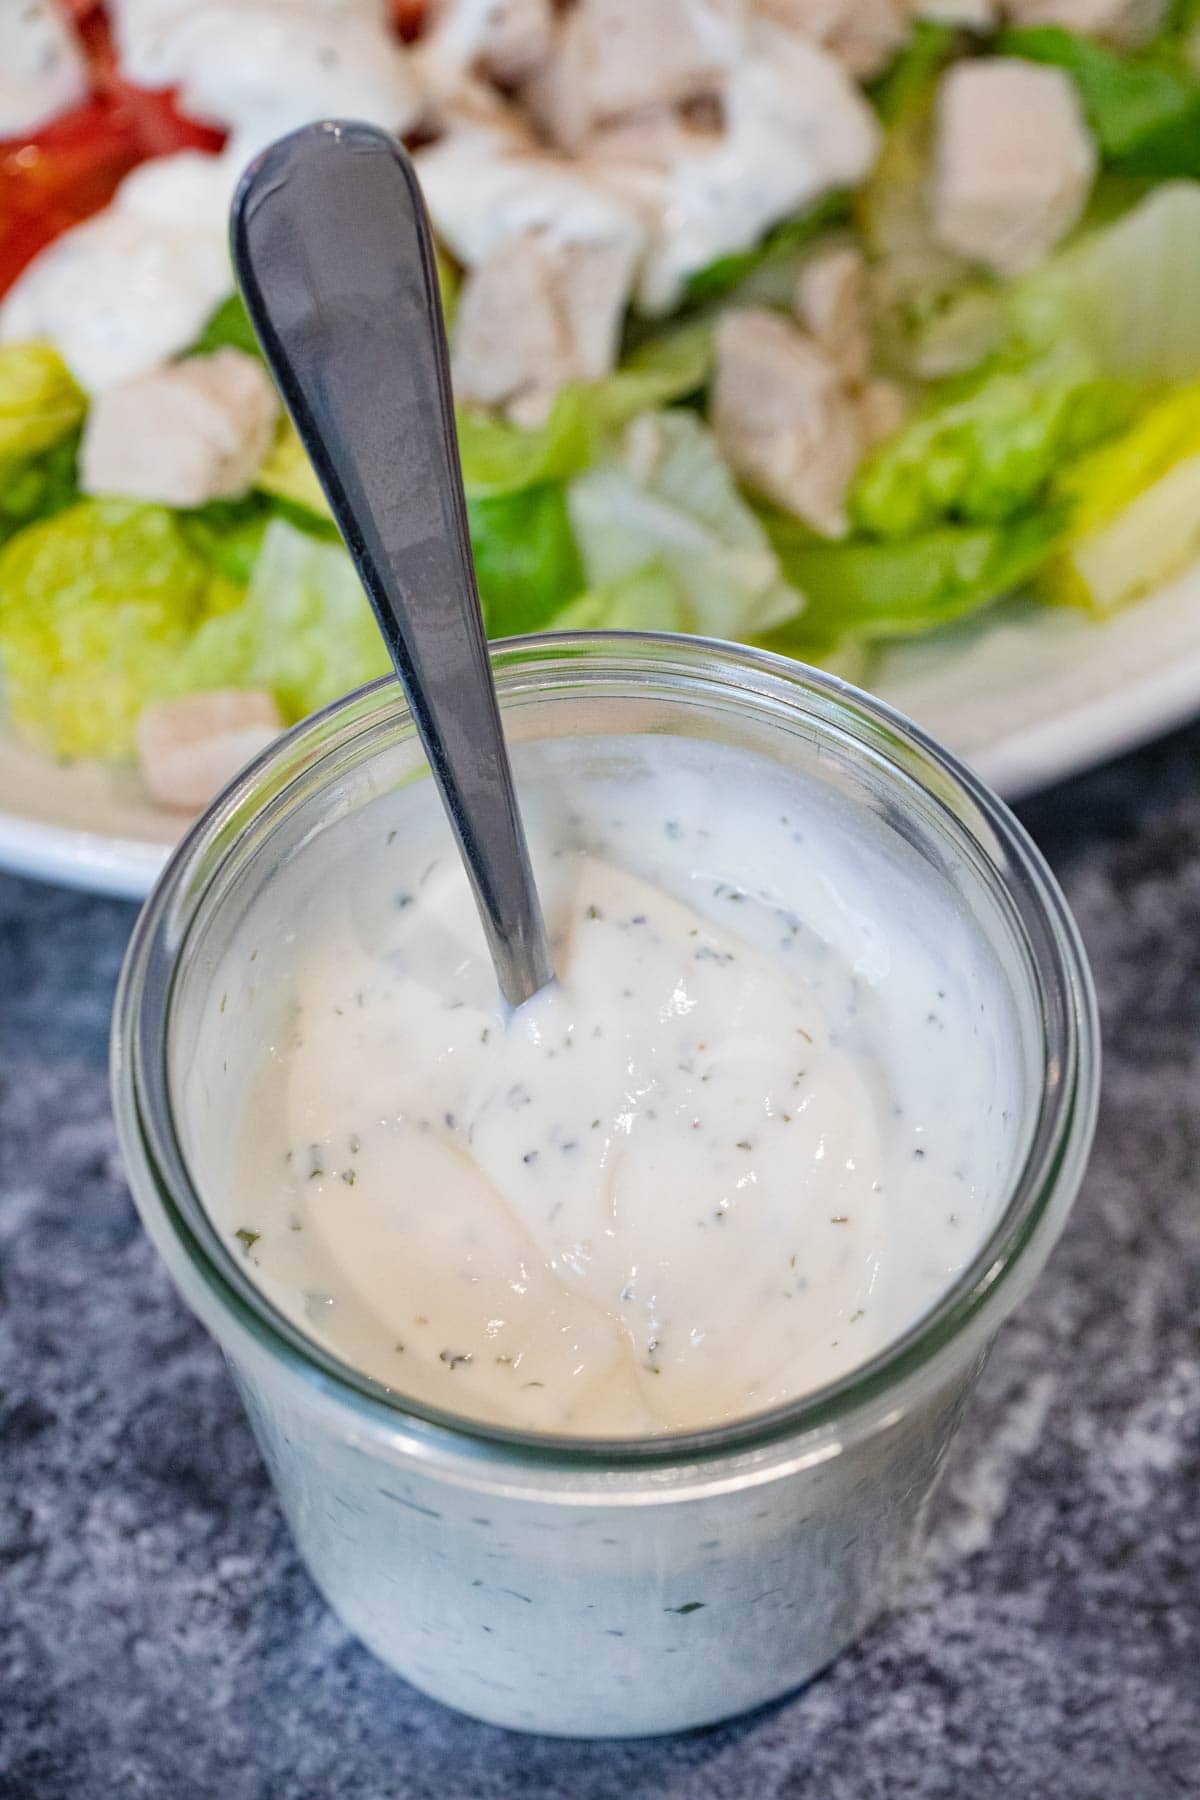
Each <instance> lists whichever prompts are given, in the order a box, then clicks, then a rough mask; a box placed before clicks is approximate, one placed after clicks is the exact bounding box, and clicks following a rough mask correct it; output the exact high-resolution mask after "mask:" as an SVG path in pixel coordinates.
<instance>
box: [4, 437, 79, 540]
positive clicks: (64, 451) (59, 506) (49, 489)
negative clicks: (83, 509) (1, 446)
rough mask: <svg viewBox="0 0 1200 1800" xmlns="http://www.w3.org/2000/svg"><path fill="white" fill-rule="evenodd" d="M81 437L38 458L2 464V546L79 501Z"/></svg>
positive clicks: (62, 442) (62, 440)
mask: <svg viewBox="0 0 1200 1800" xmlns="http://www.w3.org/2000/svg"><path fill="white" fill-rule="evenodd" d="M78 457H79V434H78V432H74V431H73V432H71V434H70V435H69V436H68V437H65V438H60V439H59V441H58V443H57V444H53V445H51V447H50V449H49V450H43V451H42V452H41V454H40V455H39V456H31V457H27V458H26V459H25V460H24V461H16V462H13V463H9V464H3V465H0V544H4V543H6V542H7V540H8V539H9V538H10V537H12V535H13V533H14V532H17V531H20V530H22V528H23V527H24V526H26V525H30V524H32V523H33V522H34V520H36V519H50V518H53V517H54V515H55V513H60V512H62V511H63V510H64V509H65V508H66V507H68V506H70V505H72V504H73V503H74V502H75V501H76V500H78V498H79V483H78V479H77V463H78Z"/></svg>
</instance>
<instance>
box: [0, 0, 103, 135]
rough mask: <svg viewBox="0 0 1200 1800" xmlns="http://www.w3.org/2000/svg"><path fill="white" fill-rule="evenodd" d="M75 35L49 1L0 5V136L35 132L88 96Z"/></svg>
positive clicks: (9, 1) (12, 0) (24, 0)
mask: <svg viewBox="0 0 1200 1800" xmlns="http://www.w3.org/2000/svg"><path fill="white" fill-rule="evenodd" d="M87 89H88V82H87V63H86V61H85V58H84V54H83V49H82V47H81V45H80V43H79V39H78V38H77V37H76V36H75V33H74V31H73V30H72V29H71V25H70V21H69V20H68V19H67V18H66V17H65V16H64V14H63V13H62V11H61V10H60V9H59V7H58V6H56V5H55V4H54V0H4V4H3V5H0V138H8V137H19V136H21V135H23V134H24V133H25V132H29V131H37V130H39V129H40V128H41V126H43V125H47V124H49V122H50V120H51V119H54V118H57V117H58V115H59V114H60V113H64V112H67V111H68V110H69V109H70V108H71V107H73V106H78V105H79V103H80V101H81V100H84V99H86V97H87Z"/></svg>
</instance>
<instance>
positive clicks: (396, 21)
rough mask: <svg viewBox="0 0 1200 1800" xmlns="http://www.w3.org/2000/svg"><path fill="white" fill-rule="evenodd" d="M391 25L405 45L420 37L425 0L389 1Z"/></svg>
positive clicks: (423, 21)
mask: <svg viewBox="0 0 1200 1800" xmlns="http://www.w3.org/2000/svg"><path fill="white" fill-rule="evenodd" d="M389 7H390V11H391V15H392V24H393V25H394V26H395V27H396V30H397V31H398V32H399V33H400V36H401V37H402V38H403V39H404V41H405V43H411V42H412V40H413V38H415V37H418V36H419V35H420V31H421V27H422V25H423V24H424V23H425V13H426V10H427V7H426V0H389Z"/></svg>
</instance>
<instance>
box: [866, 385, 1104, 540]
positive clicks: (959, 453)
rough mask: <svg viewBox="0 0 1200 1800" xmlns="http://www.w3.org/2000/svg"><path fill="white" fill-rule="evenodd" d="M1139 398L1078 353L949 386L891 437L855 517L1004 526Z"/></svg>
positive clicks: (878, 527)
mask: <svg viewBox="0 0 1200 1800" xmlns="http://www.w3.org/2000/svg"><path fill="white" fill-rule="evenodd" d="M1133 406H1134V395H1133V393H1132V391H1131V390H1130V389H1129V387H1128V386H1127V385H1126V384H1124V383H1121V382H1116V381H1112V380H1107V379H1102V378H1097V377H1095V376H1093V375H1092V373H1091V371H1090V369H1089V368H1088V367H1087V364H1086V362H1084V361H1082V360H1081V359H1080V358H1079V357H1076V356H1072V355H1062V356H1052V357H1050V358H1047V359H1046V360H1045V361H1043V362H1041V363H1038V364H1034V365H1032V366H1030V367H1029V368H1026V369H1023V370H1012V369H997V370H994V371H993V372H991V373H990V374H986V375H984V376H983V377H982V378H979V377H976V378H973V379H971V380H970V381H969V382H967V383H965V384H964V383H963V382H957V383H951V384H949V386H948V390H943V391H942V392H941V393H938V394H936V395H935V396H934V397H933V398H932V399H930V400H929V401H928V402H927V404H926V405H925V407H924V408H923V409H922V410H921V411H920V412H919V413H918V415H917V416H916V417H915V418H914V419H912V420H910V421H909V423H908V424H907V425H905V426H903V427H902V428H901V429H900V431H899V432H898V433H897V434H896V436H895V437H893V438H891V439H889V440H888V441H887V442H886V443H885V444H884V445H883V446H882V447H881V448H880V449H879V450H878V451H877V452H876V454H875V455H874V456H873V457H872V458H871V460H870V461H869V462H868V463H867V464H866V466H865V467H864V468H863V469H862V470H861V471H860V472H859V475H858V477H857V478H856V480H855V483H854V486H853V488H852V490H851V493H850V501H849V511H850V517H851V519H852V521H853V523H854V524H855V525H856V526H857V527H858V528H859V529H860V530H862V531H865V532H869V533H871V534H872V535H873V536H876V537H885V538H896V537H907V536H909V535H911V534H912V533H914V532H919V531H927V530H930V529H931V528H933V527H935V526H937V525H939V524H941V523H943V522H945V521H948V520H962V521H966V522H969V523H972V524H997V523H999V522H1000V521H1002V520H1004V519H1009V518H1012V517H1013V516H1014V515H1015V514H1017V513H1020V512H1022V511H1023V510H1024V509H1025V508H1026V507H1027V506H1029V505H1030V503H1031V502H1033V501H1035V500H1036V499H1037V497H1038V495H1039V494H1040V493H1042V492H1043V490H1044V489H1045V488H1046V486H1047V484H1048V483H1049V481H1050V479H1051V477H1052V476H1053V474H1054V472H1055V470H1056V469H1058V468H1059V467H1060V466H1061V464H1062V463H1063V461H1064V460H1066V459H1067V458H1069V457H1071V456H1074V455H1076V454H1078V452H1079V451H1081V450H1084V449H1087V448H1088V447H1089V446H1091V445H1092V444H1095V443H1097V442H1099V441H1100V440H1101V439H1102V438H1104V437H1106V436H1108V435H1110V434H1111V433H1112V432H1114V431H1118V430H1120V428H1121V427H1122V426H1123V425H1125V424H1126V423H1127V422H1128V420H1129V418H1130V416H1131V414H1132V412H1133Z"/></svg>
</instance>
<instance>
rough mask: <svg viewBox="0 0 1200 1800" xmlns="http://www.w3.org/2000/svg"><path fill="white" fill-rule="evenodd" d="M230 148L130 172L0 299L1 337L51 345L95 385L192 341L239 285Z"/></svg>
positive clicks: (149, 365)
mask: <svg viewBox="0 0 1200 1800" xmlns="http://www.w3.org/2000/svg"><path fill="white" fill-rule="evenodd" d="M238 174H239V168H238V166H236V165H235V164H234V163H233V162H232V161H231V159H230V157H229V154H228V152H225V153H224V154H223V155H221V156H206V155H204V154H203V152H201V151H198V150H181V151H180V152H179V153H178V154H177V155H175V156H161V157H155V158H154V159H153V160H152V161H150V162H145V163H142V164H141V165H140V166H139V167H138V168H136V169H134V170H133V171H132V173H131V174H129V175H127V176H126V177H125V180H124V181H123V182H122V183H121V185H120V187H119V188H118V189H117V192H116V194H115V196H114V198H113V200H112V202H111V204H110V205H109V206H107V207H105V209H104V210H103V212H99V213H96V214H95V216H94V217H92V218H90V219H85V220H84V221H83V223H82V224H81V225H76V226H73V227H72V229H71V230H70V231H65V232H64V233H63V234H62V236H61V237H58V238H55V240H54V242H53V243H51V244H48V245H47V246H46V248H45V249H44V250H43V251H42V252H41V254H40V255H39V256H36V257H35V258H34V260H33V261H32V262H31V263H30V265H29V267H28V268H27V269H26V270H25V271H24V272H23V274H21V275H20V276H19V277H18V279H17V281H16V282H15V283H14V285H13V287H12V288H11V289H10V290H9V292H8V294H7V295H6V296H5V298H4V301H3V303H2V304H0V341H3V342H7V343H19V342H21V341H22V340H23V339H30V338H34V339H42V340H43V341H46V342H49V343H52V344H53V345H54V346H55V348H56V349H57V350H58V352H59V354H60V355H61V356H62V358H63V360H64V362H65V363H66V364H67V366H68V368H69V369H70V370H71V373H72V374H73V375H74V376H75V379H76V380H77V381H78V382H79V384H80V386H81V387H83V388H85V389H87V390H88V391H89V392H92V393H94V392H98V391H99V390H100V389H102V388H106V387H111V386H113V385H114V384H115V383H116V382H119V381H127V380H130V379H131V378H132V377H133V376H135V375H144V374H146V373H147V371H148V370H150V369H154V368H157V367H158V365H159V364H160V363H163V362H165V361H166V360H167V359H168V358H169V357H172V356H176V355H178V353H179V352H180V351H181V350H186V349H187V347H188V345H189V344H192V343H194V342H195V340H196V338H197V337H198V336H199V334H200V332H201V331H202V329H203V328H204V325H205V323H206V321H207V320H208V318H209V317H210V315H211V314H212V313H213V311H214V310H215V309H216V307H217V306H219V305H220V303H221V301H222V300H223V299H224V298H225V297H226V295H227V294H228V293H230V292H231V290H232V288H233V274H232V271H231V269H230V266H229V248H228V215H229V202H230V200H231V198H232V195H233V190H234V187H235V185H236V182H237V177H238Z"/></svg>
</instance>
